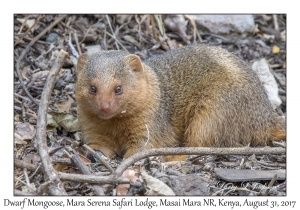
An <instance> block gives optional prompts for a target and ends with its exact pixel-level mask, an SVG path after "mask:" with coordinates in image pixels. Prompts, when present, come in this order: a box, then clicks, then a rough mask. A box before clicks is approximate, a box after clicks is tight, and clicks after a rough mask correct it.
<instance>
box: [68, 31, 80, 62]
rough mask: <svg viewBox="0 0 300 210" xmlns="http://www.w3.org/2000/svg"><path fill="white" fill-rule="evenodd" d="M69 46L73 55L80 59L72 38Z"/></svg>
mask: <svg viewBox="0 0 300 210" xmlns="http://www.w3.org/2000/svg"><path fill="white" fill-rule="evenodd" d="M70 36H71V35H70ZM68 46H69V48H70V50H71V53H72V54H73V55H74V56H75V57H76V58H78V57H79V54H78V52H77V51H76V49H75V47H74V45H73V44H72V42H71V38H69V41H68Z"/></svg>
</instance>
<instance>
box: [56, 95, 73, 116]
mask: <svg viewBox="0 0 300 210" xmlns="http://www.w3.org/2000/svg"><path fill="white" fill-rule="evenodd" d="M73 102H74V100H73V98H72V97H70V96H69V95H68V100H67V101H57V102H56V103H55V104H54V106H55V107H56V108H57V110H58V112H59V113H69V111H70V107H71V105H72V103H73Z"/></svg>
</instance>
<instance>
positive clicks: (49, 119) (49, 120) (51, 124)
mask: <svg viewBox="0 0 300 210" xmlns="http://www.w3.org/2000/svg"><path fill="white" fill-rule="evenodd" d="M48 128H49V129H48ZM52 128H60V125H59V124H58V123H57V122H56V121H55V119H54V117H53V116H52V115H51V114H47V130H52Z"/></svg>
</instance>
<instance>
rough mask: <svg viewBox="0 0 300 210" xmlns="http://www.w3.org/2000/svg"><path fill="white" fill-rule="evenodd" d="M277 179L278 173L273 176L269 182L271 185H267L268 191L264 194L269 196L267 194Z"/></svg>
mask: <svg viewBox="0 0 300 210" xmlns="http://www.w3.org/2000/svg"><path fill="white" fill-rule="evenodd" d="M276 179H277V174H275V175H274V177H273V179H272V180H271V181H270V183H269V185H268V187H267V190H266V192H265V193H264V194H263V195H264V196H267V195H268V194H269V192H270V189H271V187H272V186H273V185H274V183H275V181H276ZM262 190H263V189H261V191H262ZM261 191H260V192H259V194H260V193H261Z"/></svg>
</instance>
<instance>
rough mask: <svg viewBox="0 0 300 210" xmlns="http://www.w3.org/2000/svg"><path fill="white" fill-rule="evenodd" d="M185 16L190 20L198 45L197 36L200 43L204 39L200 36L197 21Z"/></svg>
mask: <svg viewBox="0 0 300 210" xmlns="http://www.w3.org/2000/svg"><path fill="white" fill-rule="evenodd" d="M184 16H185V17H186V18H187V19H189V20H190V22H191V24H192V26H193V28H194V42H195V43H196V35H197V37H198V39H199V41H200V42H202V37H201V36H200V34H199V32H198V29H197V26H196V22H195V20H194V19H193V18H191V17H190V16H189V15H184Z"/></svg>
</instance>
